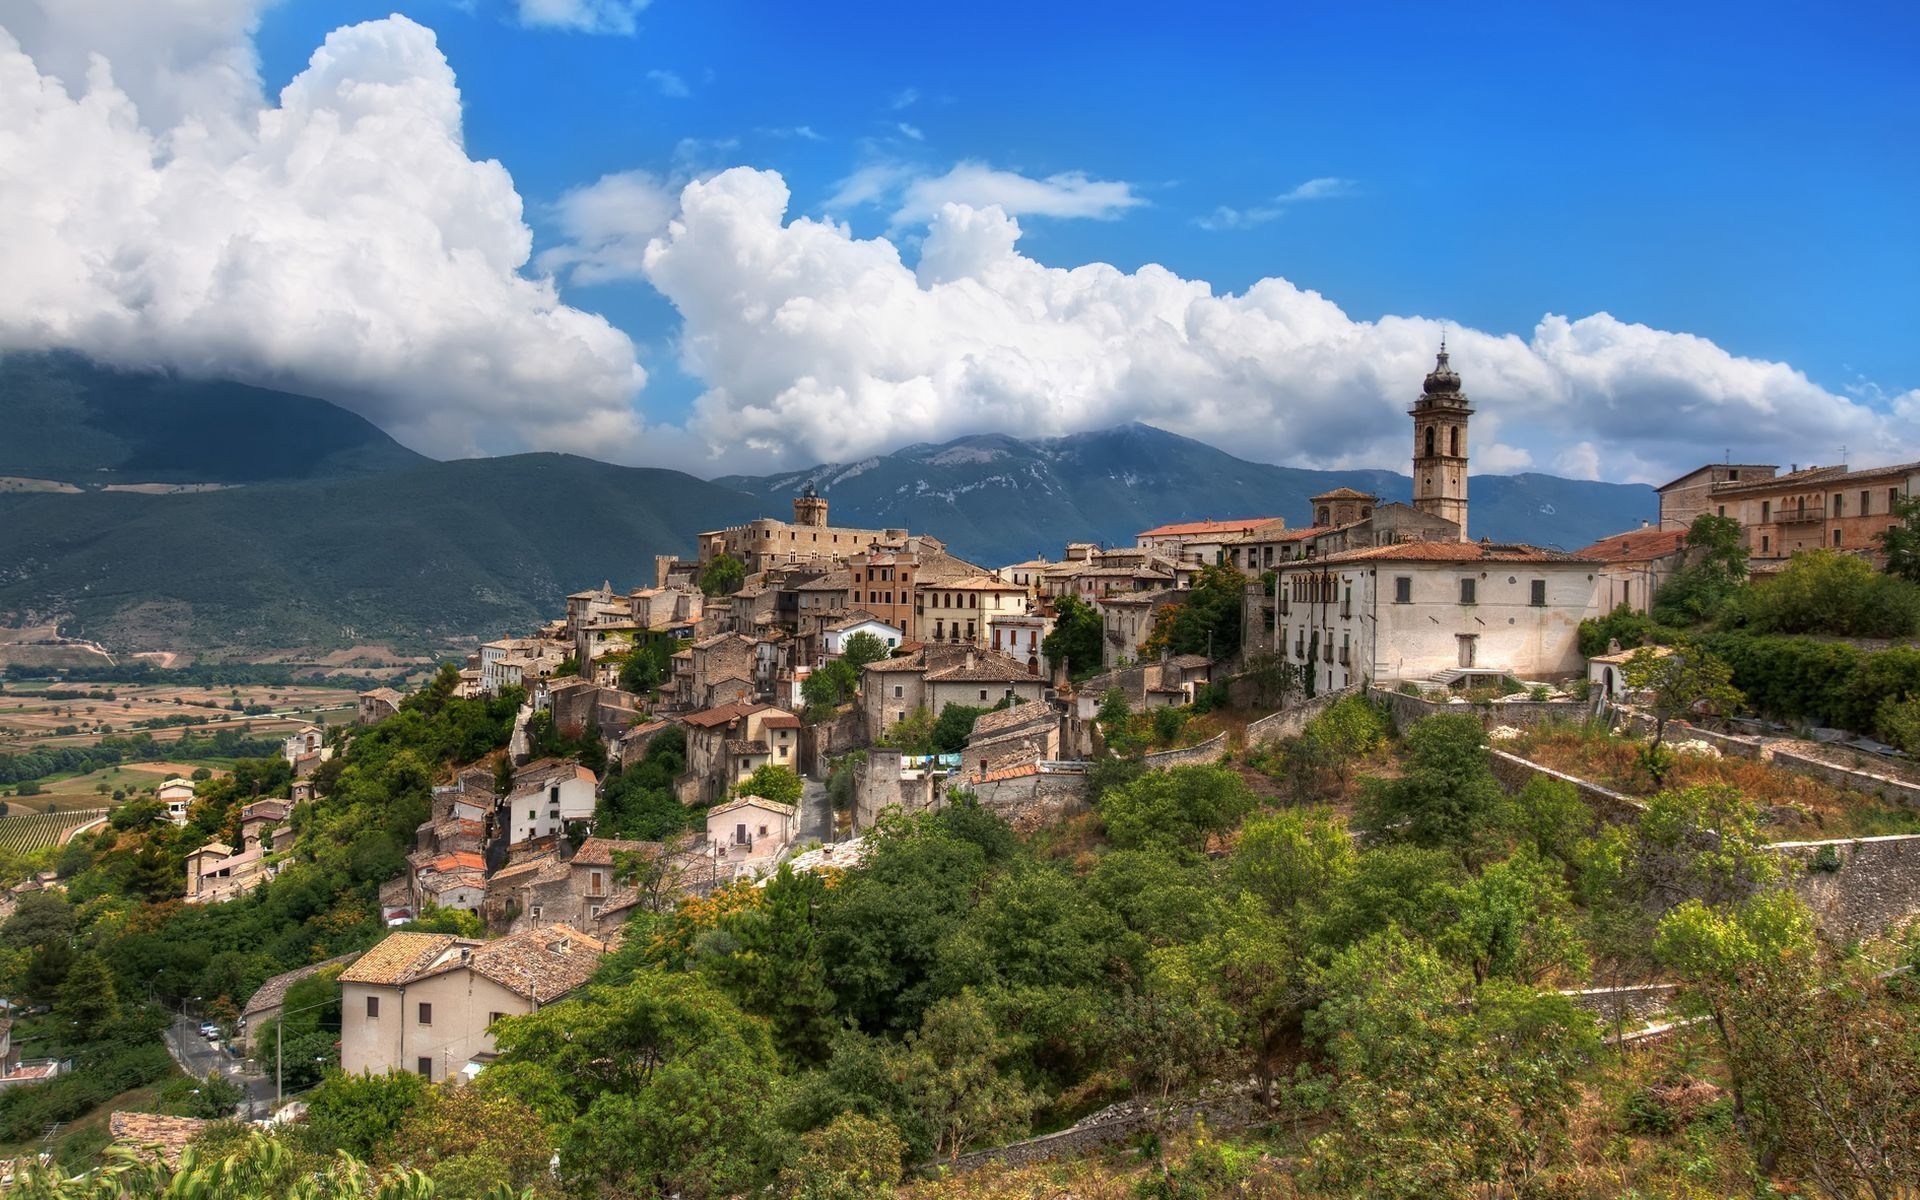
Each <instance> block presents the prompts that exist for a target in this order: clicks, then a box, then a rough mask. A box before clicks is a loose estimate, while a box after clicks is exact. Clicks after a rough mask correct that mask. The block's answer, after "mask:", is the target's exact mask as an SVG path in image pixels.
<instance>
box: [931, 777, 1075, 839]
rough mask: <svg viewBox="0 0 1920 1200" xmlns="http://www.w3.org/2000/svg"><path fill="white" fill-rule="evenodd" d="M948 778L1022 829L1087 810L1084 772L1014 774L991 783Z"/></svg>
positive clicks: (1031, 829)
mask: <svg viewBox="0 0 1920 1200" xmlns="http://www.w3.org/2000/svg"><path fill="white" fill-rule="evenodd" d="M949 782H950V784H951V786H952V787H953V788H954V789H955V790H958V789H960V788H965V789H966V790H968V791H970V792H972V793H973V795H974V798H975V799H977V800H979V801H980V804H981V807H983V808H988V809H991V810H992V811H994V812H996V813H999V814H1000V816H1001V817H1003V818H1004V819H1005V820H1006V822H1007V824H1009V825H1011V826H1013V827H1014V829H1015V830H1017V831H1018V832H1021V833H1029V832H1031V831H1033V830H1035V829H1042V828H1045V827H1046V826H1048V825H1054V824H1058V823H1059V822H1061V821H1064V820H1066V819H1067V818H1068V817H1071V816H1076V815H1078V814H1080V813H1083V812H1085V811H1087V777H1086V776H1085V775H1055V774H1033V775H1017V776H1015V777H1014V778H1012V779H996V780H994V781H992V782H991V783H969V782H967V780H966V779H965V777H963V776H958V775H956V776H954V777H953V779H952V780H950V781H949Z"/></svg>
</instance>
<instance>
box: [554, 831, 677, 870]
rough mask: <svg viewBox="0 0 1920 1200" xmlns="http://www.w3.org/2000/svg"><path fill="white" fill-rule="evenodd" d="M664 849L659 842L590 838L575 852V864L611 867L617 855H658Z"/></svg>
mask: <svg viewBox="0 0 1920 1200" xmlns="http://www.w3.org/2000/svg"><path fill="white" fill-rule="evenodd" d="M664 848H665V847H663V846H662V845H661V844H660V843H659V842H636V841H632V840H630V839H627V838H603V837H590V838H588V839H587V840H586V841H584V842H581V843H580V849H579V850H577V851H575V852H574V855H573V862H574V865H575V866H581V867H611V866H612V865H613V856H614V855H616V854H628V853H646V854H657V853H659V852H660V851H661V850H663V849H664Z"/></svg>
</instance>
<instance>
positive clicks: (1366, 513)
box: [1360, 504, 1373, 521]
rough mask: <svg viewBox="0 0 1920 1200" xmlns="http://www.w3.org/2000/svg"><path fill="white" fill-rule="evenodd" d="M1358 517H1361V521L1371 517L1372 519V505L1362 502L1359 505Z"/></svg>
mask: <svg viewBox="0 0 1920 1200" xmlns="http://www.w3.org/2000/svg"><path fill="white" fill-rule="evenodd" d="M1360 519H1361V520H1362V521H1368V520H1372V519H1373V506H1372V505H1370V504H1363V505H1361V506H1360Z"/></svg>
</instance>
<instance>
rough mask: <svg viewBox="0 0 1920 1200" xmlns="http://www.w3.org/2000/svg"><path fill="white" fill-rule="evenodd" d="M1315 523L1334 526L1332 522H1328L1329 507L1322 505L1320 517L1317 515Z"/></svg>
mask: <svg viewBox="0 0 1920 1200" xmlns="http://www.w3.org/2000/svg"><path fill="white" fill-rule="evenodd" d="M1313 523H1314V524H1315V525H1329V524H1332V522H1330V521H1328V520H1327V506H1326V505H1324V504H1322V505H1321V506H1320V512H1319V515H1317V516H1316V517H1314V519H1313Z"/></svg>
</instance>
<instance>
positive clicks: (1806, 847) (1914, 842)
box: [1773, 834, 1920, 939]
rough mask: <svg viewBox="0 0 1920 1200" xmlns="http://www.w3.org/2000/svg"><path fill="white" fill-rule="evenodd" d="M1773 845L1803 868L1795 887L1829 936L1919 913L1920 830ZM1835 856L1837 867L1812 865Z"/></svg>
mask: <svg viewBox="0 0 1920 1200" xmlns="http://www.w3.org/2000/svg"><path fill="white" fill-rule="evenodd" d="M1773 848H1774V850H1776V851H1777V852H1779V853H1781V854H1784V855H1786V856H1788V857H1790V858H1793V859H1795V860H1796V861H1798V862H1799V863H1800V865H1801V867H1802V868H1804V869H1803V870H1801V871H1800V872H1799V873H1798V874H1797V875H1796V876H1795V878H1794V884H1793V886H1794V890H1795V891H1797V892H1799V893H1800V898H1801V899H1802V900H1804V901H1806V904H1807V907H1808V908H1809V909H1811V910H1812V911H1813V915H1814V919H1815V920H1816V921H1818V922H1819V925H1820V928H1821V930H1822V931H1823V932H1825V933H1827V934H1829V935H1830V936H1834V937H1838V938H1843V939H1844V938H1852V937H1856V936H1859V935H1862V934H1870V933H1876V932H1878V931H1880V930H1881V929H1883V928H1884V927H1886V926H1887V925H1889V924H1892V925H1896V926H1898V925H1904V924H1905V923H1906V922H1908V921H1910V920H1912V919H1913V918H1914V917H1915V916H1920V834H1901V835H1895V836H1892V837H1869V838H1847V839H1840V840H1834V841H1825V842H1779V843H1776V844H1775V845H1774V847H1773ZM1823 850H1831V853H1830V854H1824V855H1823V854H1822V853H1821V852H1822V851H1823ZM1836 858H1837V859H1838V860H1839V870H1814V869H1812V867H1813V864H1814V863H1815V862H1816V861H1818V860H1822V859H1824V860H1825V861H1826V862H1827V863H1829V864H1831V863H1832V862H1833V861H1834V859H1836Z"/></svg>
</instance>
